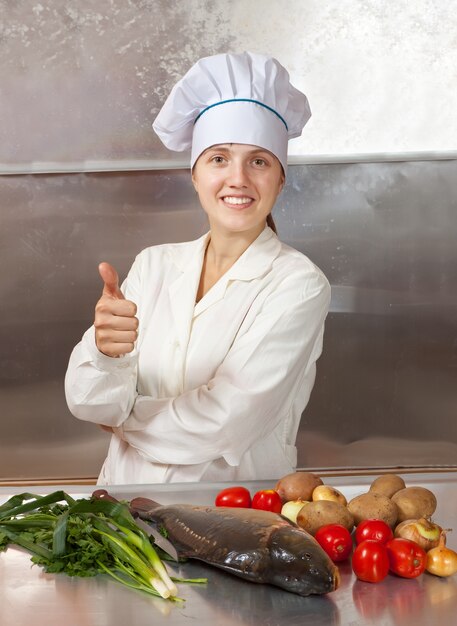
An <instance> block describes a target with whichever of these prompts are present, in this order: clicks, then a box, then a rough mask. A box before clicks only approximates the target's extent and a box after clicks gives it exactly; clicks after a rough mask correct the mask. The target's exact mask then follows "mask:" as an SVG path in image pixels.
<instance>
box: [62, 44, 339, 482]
mask: <svg viewBox="0 0 457 626" xmlns="http://www.w3.org/2000/svg"><path fill="white" fill-rule="evenodd" d="M309 117H310V110H309V106H308V101H307V98H306V96H305V95H304V94H303V93H301V92H300V91H298V90H297V89H296V88H294V87H293V86H292V85H291V84H290V82H289V75H288V73H287V71H286V70H285V68H284V67H282V65H280V63H278V61H277V60H276V59H273V58H270V57H267V56H262V55H259V54H251V53H248V52H244V53H242V54H219V55H216V56H212V57H207V58H203V59H201V60H200V61H198V62H197V63H196V64H195V65H194V66H193V67H192V68H191V69H190V70H189V71H188V72H187V74H186V75H185V76H184V77H183V78H182V79H181V80H180V81H179V82H178V83H177V84H176V85H175V86H174V88H173V89H172V91H171V93H170V95H169V97H168V99H167V100H166V102H165V104H164V105H163V108H162V110H161V111H160V112H159V114H158V116H157V118H156V120H155V122H154V124H153V127H154V130H155V132H156V133H157V134H158V136H159V137H160V139H161V140H162V142H163V143H164V144H165V145H166V146H167V147H168V148H170V149H171V150H177V151H180V150H188V149H191V163H190V165H191V172H192V182H193V185H194V187H195V190H196V192H197V194H198V196H199V200H200V203H201V206H202V208H203V210H204V211H205V212H206V214H207V217H208V221H209V227H210V229H209V232H208V233H206V234H205V235H203V236H202V237H200V238H199V239H197V240H196V241H191V242H186V243H177V244H164V245H157V246H153V247H150V248H147V249H145V250H143V251H142V252H141V253H140V254H139V255H138V256H137V257H136V259H135V261H134V263H133V265H132V268H131V270H130V272H129V273H128V276H127V278H126V280H125V281H124V282H123V284H122V286H121V287H119V283H118V276H117V273H116V270H115V269H114V268H113V267H112V266H111V265H109V264H108V263H102V264H100V267H99V271H100V274H101V277H102V279H103V281H104V287H103V293H102V296H101V298H100V300H99V301H98V303H97V305H96V309H95V319H94V324H93V326H92V327H91V328H89V330H87V332H86V333H85V334H84V336H83V338H82V340H81V342H80V343H79V344H78V345H77V346H76V347H75V349H74V350H73V352H72V355H71V357H70V362H69V365H68V371H67V374H66V379H65V391H66V398H67V402H68V406H69V408H70V410H71V412H72V413H73V414H74V415H75V416H76V417H77V418H79V419H81V420H86V421H90V422H94V423H95V424H98V425H101V426H102V427H103V428H104V429H105V430H108V431H109V432H110V433H111V442H110V446H109V451H108V455H107V458H106V460H105V462H104V464H103V467H102V469H101V473H100V476H99V479H98V483H99V484H135V483H161V482H184V481H200V480H202V481H232V482H236V481H242V480H254V479H255V480H261V479H275V478H277V477H279V476H282V475H285V474H288V473H290V472H292V471H294V469H295V467H296V463H297V453H296V447H295V440H296V435H297V430H298V427H299V423H300V418H301V414H302V411H303V409H304V408H305V406H306V404H307V402H308V399H309V396H310V393H311V390H312V387H313V384H314V379H315V372H316V360H317V359H318V357H319V355H320V354H321V350H322V339H323V331H324V321H325V318H326V315H327V311H328V306H329V300H330V288H329V284H328V282H327V280H326V278H325V276H324V275H323V274H322V272H321V271H320V270H319V269H318V268H317V267H316V266H315V265H314V264H313V263H312V262H311V261H310V260H309V259H308V258H307V257H306V256H304V255H303V254H301V253H300V252H298V251H296V250H294V249H292V248H290V247H289V246H287V245H285V244H284V243H282V242H281V241H280V240H279V239H278V237H277V235H276V233H275V228H274V223H273V220H272V217H271V210H272V209H273V206H274V203H275V201H276V198H277V196H278V194H279V193H280V192H281V190H282V188H283V185H284V182H285V177H286V173H287V143H288V139H289V138H291V137H297V136H299V135H300V134H301V131H302V129H303V127H304V125H305V124H306V122H307V121H308V119H309Z"/></svg>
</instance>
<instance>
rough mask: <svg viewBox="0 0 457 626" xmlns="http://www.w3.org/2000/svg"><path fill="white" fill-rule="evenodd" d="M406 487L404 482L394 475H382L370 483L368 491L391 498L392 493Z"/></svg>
mask: <svg viewBox="0 0 457 626" xmlns="http://www.w3.org/2000/svg"><path fill="white" fill-rule="evenodd" d="M405 487H406V485H405V481H404V480H403V478H401V476H397V475H396V474H383V475H382V476H379V477H378V478H376V480H374V481H373V482H372V483H371V486H370V491H372V492H374V493H380V494H382V495H383V496H387V497H388V498H391V497H392V496H393V495H394V493H396V492H397V491H400V489H404V488H405Z"/></svg>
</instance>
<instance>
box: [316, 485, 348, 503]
mask: <svg viewBox="0 0 457 626" xmlns="http://www.w3.org/2000/svg"><path fill="white" fill-rule="evenodd" d="M312 498H313V502H318V501H319V500H329V501H331V502H339V504H342V505H343V506H346V505H347V500H346V498H345V497H344V495H343V494H342V493H341V491H338V489H335V487H329V485H318V486H317V487H316V488H315V489H314V491H313V495H312Z"/></svg>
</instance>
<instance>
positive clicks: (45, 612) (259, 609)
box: [0, 472, 457, 626]
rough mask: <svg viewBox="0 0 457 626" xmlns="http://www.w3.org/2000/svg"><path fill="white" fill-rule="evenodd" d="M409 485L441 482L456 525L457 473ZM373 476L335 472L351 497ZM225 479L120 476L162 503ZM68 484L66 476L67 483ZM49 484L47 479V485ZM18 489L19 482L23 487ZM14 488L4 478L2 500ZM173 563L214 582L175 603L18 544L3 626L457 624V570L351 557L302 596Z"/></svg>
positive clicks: (453, 543)
mask: <svg viewBox="0 0 457 626" xmlns="http://www.w3.org/2000/svg"><path fill="white" fill-rule="evenodd" d="M403 478H404V479H405V482H406V485H407V486H413V485H421V486H424V487H427V488H428V489H430V490H432V491H433V492H434V493H435V495H436V497H437V501H438V507H437V510H436V512H435V515H434V518H435V520H436V521H437V523H440V524H441V525H443V526H446V527H454V528H457V510H456V508H455V498H454V494H455V490H456V487H457V482H456V481H457V474H456V473H455V472H454V473H443V474H442V475H440V476H436V475H430V474H421V475H414V476H409V475H406V474H404V475H403ZM372 480H373V477H372V476H361V477H344V478H333V479H332V480H331V481H328V482H329V484H332V485H333V486H335V487H336V488H338V489H339V490H340V491H341V492H342V493H343V494H344V495H345V496H346V497H347V499H348V500H349V499H351V498H353V497H354V496H356V495H358V494H359V493H363V492H365V491H367V490H368V487H369V484H370V483H371V481H372ZM245 485H246V487H248V488H249V490H250V491H251V493H255V492H256V491H258V490H259V489H266V488H269V487H271V484H269V483H267V482H250V483H245ZM223 486H226V484H224V483H217V484H211V483H200V484H198V485H195V484H187V485H151V486H145V485H143V486H122V487H116V486H113V487H111V488H110V491H111V493H112V494H113V495H115V496H116V497H118V498H122V499H131V498H133V497H135V496H138V495H143V496H145V497H154V498H155V499H156V500H157V501H159V502H161V503H163V504H172V503H178V502H182V503H189V504H212V503H213V502H214V498H215V496H216V494H217V493H218V491H219V490H220V489H221V488H222V487H223ZM64 488H65V486H64ZM50 491H51V488H50V487H47V488H43V489H40V490H39V491H38V492H39V493H42V494H45V493H49V492H50ZM67 491H69V492H70V493H72V495H73V496H74V497H87V495H88V494H90V493H91V489H90V488H89V487H80V488H79V489H74V490H73V491H71V490H68V489H67ZM16 493H17V491H16ZM12 494H13V490H11V489H6V488H3V489H2V488H0V503H2V502H3V501H5V500H6V499H8V497H10V496H11V495H12ZM452 534H453V533H450V534H449V541H448V545H449V547H451V548H452V549H454V550H455V549H456V548H457V536H454V537H453V536H452ZM169 567H170V569H171V570H172V571H173V572H175V573H176V574H177V575H178V576H183V577H192V578H193V577H207V578H208V583H207V584H206V585H204V586H199V585H195V586H193V585H182V584H181V585H179V592H180V595H181V596H182V597H183V598H184V599H185V604H183V605H178V606H173V605H170V604H169V603H166V602H165V601H161V600H157V601H154V599H151V598H150V597H146V596H144V595H142V594H140V593H137V592H135V591H131V590H128V589H125V588H123V587H121V586H120V585H118V584H117V583H115V582H114V581H112V580H107V579H106V578H105V577H103V576H98V577H97V578H92V579H76V578H75V579H70V578H68V577H66V576H64V575H56V576H52V575H47V574H43V573H42V571H41V570H40V568H38V567H33V568H31V567H30V557H29V556H28V555H26V554H24V553H22V552H19V551H17V550H8V551H7V553H5V554H0V623H1V625H2V626H26V624H29V623H31V622H33V624H36V625H37V626H61V624H62V623H64V624H66V626H85V625H86V624H87V626H89V625H90V626H118V625H122V626H124V624H126V623H133V624H135V625H138V626H143V624H144V625H146V624H151V623H154V624H156V625H157V626H161V625H162V624H171V623H172V624H173V626H175V625H176V626H181V625H185V624H189V622H190V621H191V620H192V621H193V622H194V623H196V624H199V625H200V624H201V625H203V626H214V624H220V625H221V626H265V625H268V626H301V625H302V624H312V625H313V626H314V625H316V626H345V625H349V624H354V625H355V624H356V625H357V626H364V625H365V624H367V625H368V624H377V625H379V626H430V625H432V624H433V625H435V624H442V625H443V626H444V625H446V626H448V625H451V624H454V622H455V614H456V611H457V576H453V577H451V578H447V579H439V578H437V577H435V576H432V575H429V574H423V575H422V576H421V577H419V578H418V579H415V580H407V579H401V578H398V577H396V576H393V575H389V576H388V577H387V578H386V579H385V580H384V581H382V582H381V583H379V584H374V585H373V584H369V583H363V582H361V581H358V580H356V578H355V576H354V574H353V573H352V570H351V566H350V564H349V563H347V562H346V563H342V564H340V565H339V568H340V573H341V586H340V588H339V589H338V590H337V591H335V592H332V593H331V594H328V595H327V596H309V597H301V596H298V595H295V594H292V593H288V592H286V591H282V590H280V589H277V588H274V587H270V586H267V585H257V584H254V583H250V582H247V581H243V580H240V579H238V578H236V577H234V576H230V575H229V574H226V573H225V572H222V571H219V570H217V569H216V568H211V567H209V566H205V565H203V564H200V563H198V562H196V561H191V560H189V561H188V562H186V563H184V564H182V565H179V566H175V565H171V566H170V565H169Z"/></svg>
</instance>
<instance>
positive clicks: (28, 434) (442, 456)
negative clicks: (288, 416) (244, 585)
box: [0, 160, 457, 481]
mask: <svg viewBox="0 0 457 626" xmlns="http://www.w3.org/2000/svg"><path fill="white" fill-rule="evenodd" d="M456 198H457V161H445V160H443V161H440V160H436V161H411V162H384V163H356V164H337V163H334V164H321V165H308V166H306V165H302V166H291V167H290V169H289V176H288V183H287V186H286V189H285V191H284V192H283V194H282V197H281V198H280V201H279V203H278V205H277V208H276V211H275V218H276V221H277V225H278V229H279V232H280V235H281V237H282V239H283V240H284V241H286V242H288V243H290V244H291V245H293V246H295V247H296V248H298V249H299V250H301V251H303V252H305V253H306V254H308V255H309V256H310V257H311V258H312V259H313V260H314V261H315V262H316V263H317V264H318V265H319V266H320V267H321V268H322V269H323V271H324V272H325V273H326V275H327V276H328V278H329V279H330V282H331V284H332V290H333V296H332V303H331V312H330V314H329V317H328V320H327V326H326V336H325V345H324V353H323V355H322V357H321V359H320V360H319V363H318V376H317V380H316V386H315V389H314V391H313V394H312V397H311V401H310V403H309V405H308V407H307V409H306V411H305V413H304V417H303V420H302V424H301V428H300V431H299V436H298V443H299V465H300V466H303V467H312V468H321V469H324V468H325V469H328V468H343V469H347V468H378V467H398V466H399V467H430V466H457V421H456V419H455V411H456V406H457V402H456V400H457V391H456V389H457V386H456V376H457V298H456V293H457V247H456V245H455V241H456V240H457V210H456V209H457V206H456ZM0 211H1V231H0V266H1V268H2V272H1V279H0V298H1V324H0V345H1V352H0V410H1V412H2V437H1V438H0V481H1V480H8V479H44V478H59V479H70V478H84V477H93V476H96V475H97V473H98V470H99V467H100V465H101V462H102V460H103V458H104V454H105V451H106V447H107V444H108V436H107V435H106V434H105V433H103V432H101V431H99V430H98V429H97V427H94V426H92V425H90V424H86V423H83V422H79V421H78V420H76V419H74V418H72V416H71V415H70V414H69V412H68V409H67V407H66V404H65V399H64V393H63V377H64V373H65V369H66V364H67V360H68V357H69V354H70V351H71V349H72V347H73V345H74V344H75V343H76V342H77V341H78V340H79V338H80V336H81V334H82V333H83V331H84V330H85V328H86V327H87V326H88V325H89V324H90V323H91V321H92V316H93V306H94V303H95V301H96V300H97V298H98V296H99V293H100V286H101V285H100V279H99V277H98V274H97V264H98V262H99V261H101V260H108V261H110V262H112V263H113V264H114V265H116V266H117V267H118V270H119V272H120V274H121V275H125V273H126V271H127V270H128V268H129V266H130V264H131V262H132V261H133V259H134V256H135V255H136V253H137V252H139V250H140V249H142V248H143V247H145V246H148V245H151V244H155V243H162V242H165V241H183V240H187V239H192V238H195V237H197V236H199V235H200V234H201V233H203V232H204V231H205V229H206V221H205V218H204V216H203V212H202V211H201V209H199V207H198V202H197V199H196V197H195V194H194V193H193V191H192V188H191V184H190V180H189V174H188V172H187V171H185V170H170V171H166V172H165V171H164V172H159V171H151V172H139V173H138V172H137V173H135V172H131V173H119V172H118V173H112V174H63V175H22V176H4V177H0Z"/></svg>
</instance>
